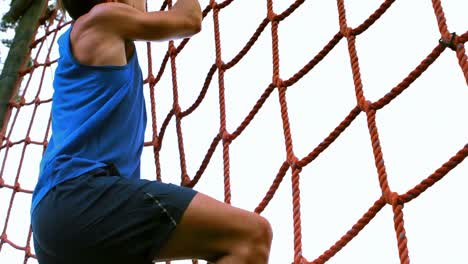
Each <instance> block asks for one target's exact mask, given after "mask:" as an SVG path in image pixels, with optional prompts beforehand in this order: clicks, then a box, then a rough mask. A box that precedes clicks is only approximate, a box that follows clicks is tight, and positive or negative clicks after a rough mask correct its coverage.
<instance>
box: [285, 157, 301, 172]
mask: <svg viewBox="0 0 468 264" xmlns="http://www.w3.org/2000/svg"><path fill="white" fill-rule="evenodd" d="M288 163H289V166H290V167H291V168H292V169H293V170H298V171H299V172H301V171H302V166H301V165H300V164H299V160H298V159H297V158H296V157H292V158H291V159H290V160H289V161H288Z"/></svg>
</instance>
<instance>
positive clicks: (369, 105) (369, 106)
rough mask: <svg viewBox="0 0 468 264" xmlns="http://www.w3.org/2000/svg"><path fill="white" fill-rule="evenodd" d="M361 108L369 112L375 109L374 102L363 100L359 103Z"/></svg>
mask: <svg viewBox="0 0 468 264" xmlns="http://www.w3.org/2000/svg"><path fill="white" fill-rule="evenodd" d="M359 108H361V110H362V111H364V112H369V110H372V109H373V107H372V102H371V101H369V100H366V101H363V102H361V103H360V104H359Z"/></svg>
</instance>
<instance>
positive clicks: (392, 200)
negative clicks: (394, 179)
mask: <svg viewBox="0 0 468 264" xmlns="http://www.w3.org/2000/svg"><path fill="white" fill-rule="evenodd" d="M384 198H385V201H386V202H387V203H388V204H389V205H399V204H403V203H402V201H401V200H400V195H399V194H398V193H396V192H387V193H385V194H384Z"/></svg>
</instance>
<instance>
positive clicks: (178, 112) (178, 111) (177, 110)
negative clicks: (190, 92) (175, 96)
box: [174, 105, 182, 117]
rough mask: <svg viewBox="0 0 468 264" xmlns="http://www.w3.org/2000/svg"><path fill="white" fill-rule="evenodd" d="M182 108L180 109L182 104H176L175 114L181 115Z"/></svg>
mask: <svg viewBox="0 0 468 264" xmlns="http://www.w3.org/2000/svg"><path fill="white" fill-rule="evenodd" d="M181 111H182V110H181V109H180V105H174V114H175V115H176V117H180V112H181Z"/></svg>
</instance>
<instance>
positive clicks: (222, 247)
mask: <svg viewBox="0 0 468 264" xmlns="http://www.w3.org/2000/svg"><path fill="white" fill-rule="evenodd" d="M272 236H273V234H272V230H271V227H270V224H269V223H268V221H267V220H266V219H265V218H263V217H261V216H259V215H257V214H255V213H252V212H249V211H246V210H242V209H239V208H236V207H233V206H230V205H228V204H225V203H222V202H220V201H217V200H215V199H213V198H210V197H209V196H206V195H204V194H201V193H198V194H197V195H196V196H195V197H194V198H193V200H192V202H191V203H190V205H189V206H188V208H187V210H186V211H185V213H184V215H183V217H182V219H181V221H180V223H179V224H178V225H177V227H176V229H175V230H174V232H173V233H172V235H171V236H170V238H169V240H168V241H167V243H166V244H165V245H164V246H163V247H162V249H161V250H160V251H159V254H158V256H154V260H156V261H164V260H177V259H191V258H197V259H203V260H207V261H211V262H213V263H216V264H234V263H235V264H266V263H268V256H269V253H270V246H271V240H272Z"/></svg>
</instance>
